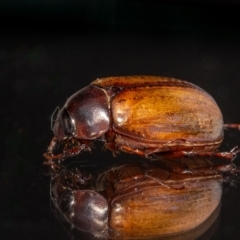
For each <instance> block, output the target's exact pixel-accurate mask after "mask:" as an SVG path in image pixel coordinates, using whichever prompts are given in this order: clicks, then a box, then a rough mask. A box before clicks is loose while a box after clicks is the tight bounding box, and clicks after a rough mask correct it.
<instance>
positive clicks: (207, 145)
mask: <svg viewBox="0 0 240 240" xmlns="http://www.w3.org/2000/svg"><path fill="white" fill-rule="evenodd" d="M229 126H230V125H229ZM223 130H224V123H223V116H222V113H221V110H220V109H219V107H218V105H217V103H216V102H215V100H214V99H213V98H212V97H211V96H210V95H209V94H208V93H207V92H206V91H204V90H203V89H201V88H200V87H198V86H196V85H194V84H192V83H190V82H187V81H182V80H178V79H174V78H167V77H157V76H125V77H109V78H100V79H97V80H95V81H93V82H92V83H91V84H90V85H89V86H86V87H85V88H83V89H81V90H80V91H78V92H76V93H75V94H73V95H72V96H71V97H70V98H69V99H68V100H67V102H66V103H65V105H64V106H63V108H62V109H61V110H60V111H59V112H58V114H57V118H56V120H55V123H54V126H53V132H54V137H53V139H52V141H51V143H50V145H49V147H48V151H47V153H45V154H44V156H45V157H46V159H47V164H51V163H52V162H53V161H54V160H57V161H61V160H64V159H65V158H67V157H69V156H72V155H76V154H78V153H80V152H81V151H83V150H91V142H92V141H93V140H96V139H100V140H102V141H104V143H105V147H106V148H107V149H110V150H111V151H112V152H113V153H114V154H115V153H116V152H118V151H119V150H120V151H124V152H127V153H134V154H137V155H140V156H143V157H146V158H149V157H150V156H153V155H154V154H155V155H159V156H161V155H164V154H165V155H166V154H169V155H170V156H173V157H174V156H177V157H179V155H180V156H181V155H195V154H198V155H212V154H217V156H220V157H223V158H229V159H230V160H232V159H233V158H234V156H235V155H236V153H237V152H238V150H237V151H236V149H234V150H233V151H231V152H226V153H220V152H218V153H216V150H217V149H218V148H219V146H220V144H221V143H222V140H223V135H224V134H223ZM59 144H60V145H61V144H62V145H63V150H62V153H58V154H57V153H55V150H56V149H57V148H58V147H57V146H58V145H59Z"/></svg>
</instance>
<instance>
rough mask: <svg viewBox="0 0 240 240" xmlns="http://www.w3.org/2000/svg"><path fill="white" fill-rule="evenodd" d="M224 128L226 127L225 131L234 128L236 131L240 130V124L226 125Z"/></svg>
mask: <svg viewBox="0 0 240 240" xmlns="http://www.w3.org/2000/svg"><path fill="white" fill-rule="evenodd" d="M223 127H224V128H225V129H228V128H234V129H238V130H240V124H238V123H229V124H224V125H223Z"/></svg>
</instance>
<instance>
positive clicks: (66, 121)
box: [62, 110, 75, 136]
mask: <svg viewBox="0 0 240 240" xmlns="http://www.w3.org/2000/svg"><path fill="white" fill-rule="evenodd" d="M62 126H63V129H64V134H65V135H67V136H69V135H71V136H72V135H73V133H74V129H75V127H74V124H73V121H72V119H71V117H70V116H69V114H68V112H67V110H64V111H63V113H62Z"/></svg>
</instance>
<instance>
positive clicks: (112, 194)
mask: <svg viewBox="0 0 240 240" xmlns="http://www.w3.org/2000/svg"><path fill="white" fill-rule="evenodd" d="M191 158H192V161H191V162H195V167H193V166H192V167H193V168H195V169H197V168H201V166H202V165H204V164H205V163H204V162H205V161H207V162H208V166H209V167H210V166H211V159H205V158H198V157H196V156H194V157H191ZM185 160H186V161H188V158H182V159H179V161H181V162H185ZM218 160H219V161H222V159H218ZM164 161H166V162H164ZM214 162H215V161H214ZM164 164H165V166H167V165H168V161H167V160H166V159H164V160H158V161H155V162H152V163H150V162H144V161H137V162H128V163H123V164H120V165H118V166H116V167H114V168H111V169H109V170H107V171H104V172H103V173H102V174H101V175H100V176H98V177H96V178H95V180H94V179H93V178H91V177H88V176H87V175H85V176H84V174H81V171H82V169H81V167H80V170H75V171H73V170H68V169H66V168H64V167H63V168H62V170H61V171H60V172H55V175H54V178H53V180H52V183H51V197H52V202H53V204H54V206H55V207H56V208H57V209H58V210H59V211H60V213H61V214H62V216H63V217H64V218H65V219H66V220H67V221H68V222H69V223H70V224H71V225H72V227H75V228H78V229H80V230H82V231H86V232H89V233H91V234H93V235H95V236H97V237H108V238H110V239H146V238H153V237H161V236H164V237H167V236H169V235H172V234H179V233H182V232H186V231H189V230H190V229H194V228H196V227H197V226H199V225H200V224H201V223H203V222H204V221H205V220H206V219H207V218H208V217H209V216H210V215H211V214H212V213H213V211H214V210H215V209H216V208H217V207H218V205H219V203H220V200H221V194H222V180H223V178H222V174H221V172H220V171H218V172H215V171H212V172H211V171H208V172H204V175H203V174H202V172H201V171H199V172H200V174H196V175H194V176H193V175H192V174H179V173H177V172H174V171H172V170H171V171H169V170H168V169H167V168H166V167H163V166H162V165H164ZM169 164H170V165H171V163H169ZM212 164H215V163H212ZM60 167H61V164H60V165H59V168H60ZM209 169H210V168H209ZM83 171H84V170H83ZM164 239H166V238H164ZM177 239H179V238H177ZM183 239H186V238H183ZM191 239H195V238H191Z"/></svg>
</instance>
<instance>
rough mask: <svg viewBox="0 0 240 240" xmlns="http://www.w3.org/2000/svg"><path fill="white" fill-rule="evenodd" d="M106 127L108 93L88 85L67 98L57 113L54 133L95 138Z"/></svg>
mask: <svg viewBox="0 0 240 240" xmlns="http://www.w3.org/2000/svg"><path fill="white" fill-rule="evenodd" d="M66 116H67V117H66ZM66 119H67V120H66ZM68 125H70V127H69V126H68ZM67 129H71V132H69V131H67ZM108 129H109V97H108V94H107V92H106V90H104V89H102V88H100V87H98V86H95V85H89V86H87V87H85V88H83V89H82V90H80V91H78V92H76V93H75V94H73V95H72V96H71V97H70V98H69V99H68V101H67V102H66V104H65V105H64V107H63V108H62V109H61V110H60V112H59V114H58V117H57V120H56V123H55V126H54V133H55V136H56V137H59V138H63V136H66V135H70V136H72V137H74V138H77V139H95V138H98V137H100V136H101V135H103V134H104V133H105V132H106V131H108Z"/></svg>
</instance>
